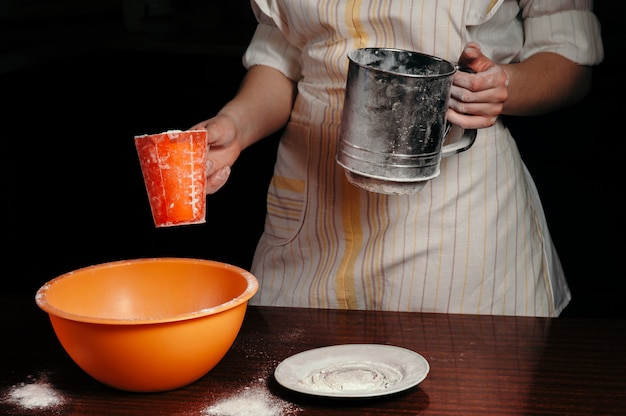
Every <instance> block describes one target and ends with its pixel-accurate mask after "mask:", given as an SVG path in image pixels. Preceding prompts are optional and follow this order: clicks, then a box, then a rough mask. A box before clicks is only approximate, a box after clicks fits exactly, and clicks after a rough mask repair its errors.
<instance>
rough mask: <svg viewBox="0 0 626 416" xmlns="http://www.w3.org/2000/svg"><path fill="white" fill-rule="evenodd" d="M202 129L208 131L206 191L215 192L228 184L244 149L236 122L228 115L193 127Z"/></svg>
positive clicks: (208, 192) (192, 128)
mask: <svg viewBox="0 0 626 416" xmlns="http://www.w3.org/2000/svg"><path fill="white" fill-rule="evenodd" d="M202 129H204V130H206V131H207V133H208V134H207V136H208V148H207V165H206V177H207V181H206V187H205V192H206V193H207V194H213V193H215V192H217V191H218V190H219V189H220V188H222V186H224V184H226V182H227V181H228V178H229V176H230V169H231V166H232V165H233V164H234V163H235V161H236V160H237V158H238V157H239V155H240V154H241V151H242V150H243V149H242V147H241V144H240V142H239V140H237V133H236V132H237V128H236V125H235V122H234V121H233V120H232V119H231V118H230V117H228V116H226V115H222V114H218V115H216V116H215V117H212V118H210V119H208V120H205V121H203V122H201V123H198V124H196V125H194V126H193V127H191V130H202Z"/></svg>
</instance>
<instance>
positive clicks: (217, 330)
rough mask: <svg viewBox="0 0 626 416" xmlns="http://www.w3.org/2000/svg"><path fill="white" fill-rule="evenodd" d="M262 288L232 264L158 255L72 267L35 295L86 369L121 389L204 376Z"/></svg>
mask: <svg viewBox="0 0 626 416" xmlns="http://www.w3.org/2000/svg"><path fill="white" fill-rule="evenodd" d="M257 290H258V281H257V279H256V278H255V277H254V276H253V275H252V274H251V273H249V272H247V271H245V270H243V269H241V268H238V267H235V266H232V265H228V264H224V263H219V262H215V261H210V260H196V259H181V258H155V259H137V260H128V261H118V262H111V263H105V264H100V265H95V266H90V267H86V268H83V269H79V270H76V271H73V272H69V273H66V274H64V275H61V276H59V277H57V278H55V279H52V280H50V281H49V282H47V283H46V284H44V285H43V286H42V287H41V288H40V289H39V290H38V291H37V295H36V298H35V299H36V302H37V305H38V306H39V307H40V308H41V309H43V310H44V311H45V312H47V313H48V315H49V316H50V321H51V323H52V327H53V329H54V332H55V333H56V336H57V337H58V339H59V341H60V343H61V345H62V346H63V348H64V349H65V351H66V352H67V353H68V354H69V356H70V357H71V358H72V359H73V360H74V361H75V362H76V364H78V366H79V367H80V368H82V369H83V370H84V371H85V372H86V373H87V374H89V375H91V376H92V377H93V378H95V379H96V380H98V381H100V382H102V383H104V384H106V385H109V386H111V387H114V388H117V389H120V390H126V391H134V392H156V391H165V390H172V389H176V388H180V387H183V386H186V385H188V384H190V383H192V382H194V381H196V380H198V379H199V378H201V377H202V376H204V375H205V374H206V373H208V372H209V371H210V370H211V369H212V368H213V367H214V366H215V365H216V364H217V363H218V362H219V361H220V360H221V359H222V358H223V357H224V355H226V353H227V352H228V350H229V349H230V347H231V346H232V344H233V342H234V341H235V338H236V337H237V334H238V333H239V329H240V328H241V324H242V323H243V319H244V315H245V312H246V308H247V305H248V300H249V299H250V298H251V297H252V296H253V295H254V294H255V293H256V291H257Z"/></svg>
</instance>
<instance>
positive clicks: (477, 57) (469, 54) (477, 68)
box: [459, 42, 495, 72]
mask: <svg viewBox="0 0 626 416" xmlns="http://www.w3.org/2000/svg"><path fill="white" fill-rule="evenodd" d="M459 66H461V67H467V68H470V69H471V70H473V71H474V72H483V71H486V70H488V69H489V68H491V67H493V66H495V63H494V62H493V61H492V60H491V59H489V58H487V57H486V56H485V55H483V53H482V51H481V50H480V46H479V45H478V44H477V43H475V42H470V43H468V44H467V45H465V48H464V49H463V52H462V53H461V57H460V58H459Z"/></svg>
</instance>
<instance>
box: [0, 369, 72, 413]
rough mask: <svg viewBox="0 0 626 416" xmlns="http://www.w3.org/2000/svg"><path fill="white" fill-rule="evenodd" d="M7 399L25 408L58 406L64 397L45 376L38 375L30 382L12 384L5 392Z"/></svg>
mask: <svg viewBox="0 0 626 416" xmlns="http://www.w3.org/2000/svg"><path fill="white" fill-rule="evenodd" d="M7 401H9V402H10V403H13V404H16V405H19V406H22V407H24V408H26V409H44V408H48V407H54V406H59V405H61V404H63V403H64V402H65V399H64V398H63V396H62V395H61V394H60V393H59V392H58V391H56V390H55V389H54V387H52V385H51V384H50V383H49V382H48V381H47V380H46V378H45V377H40V378H39V379H37V380H34V381H32V382H25V383H20V384H17V385H15V386H13V387H12V388H11V390H10V391H9V393H8V394H7Z"/></svg>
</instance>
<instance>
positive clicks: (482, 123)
mask: <svg viewBox="0 0 626 416" xmlns="http://www.w3.org/2000/svg"><path fill="white" fill-rule="evenodd" d="M459 67H460V68H468V69H470V70H471V71H473V73H471V72H465V71H463V70H458V71H457V72H456V73H455V74H454V79H453V82H452V89H451V96H450V102H449V106H448V113H447V116H448V121H449V122H450V123H452V124H456V125H458V126H460V127H463V128H466V129H479V128H484V127H489V126H492V125H493V124H494V123H495V122H496V120H497V118H498V116H499V115H500V114H501V113H502V109H503V107H504V102H505V101H506V100H507V98H508V97H509V91H508V84H509V76H508V74H507V73H506V72H505V70H504V69H503V68H502V67H501V66H499V65H496V64H495V63H494V62H493V61H492V60H490V59H489V58H487V57H486V56H485V55H483V54H482V52H481V50H480V46H479V45H478V44H476V43H473V42H471V43H468V44H467V45H466V46H465V48H464V49H463V53H462V54H461V57H460V59H459Z"/></svg>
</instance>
